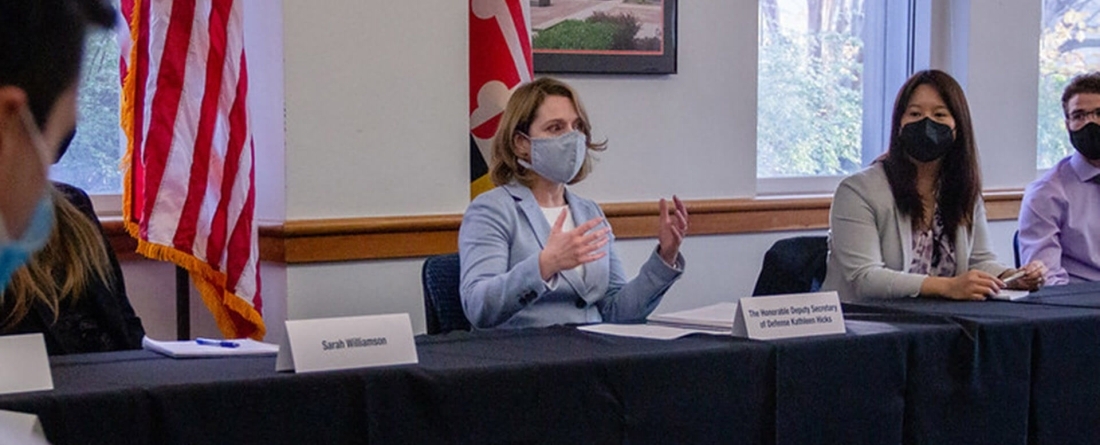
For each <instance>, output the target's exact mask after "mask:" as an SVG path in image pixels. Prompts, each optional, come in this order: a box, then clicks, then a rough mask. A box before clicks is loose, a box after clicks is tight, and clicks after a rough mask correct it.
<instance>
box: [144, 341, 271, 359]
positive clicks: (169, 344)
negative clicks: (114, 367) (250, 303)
mask: <svg viewBox="0 0 1100 445" xmlns="http://www.w3.org/2000/svg"><path fill="white" fill-rule="evenodd" d="M229 341H232V342H234V343H236V344H238V345H240V346H238V347H236V348H224V347H220V346H209V345H200V344H198V343H195V341H194V340H183V341H158V340H153V339H151V338H149V337H144V338H142V339H141V347H142V348H143V349H145V350H149V351H153V352H159V353H161V354H164V355H167V356H169V357H173V358H197V357H221V356H231V355H275V354H277V353H278V352H279V345H275V344H271V343H264V342H259V341H256V340H252V339H250V338H242V339H236V340H229Z"/></svg>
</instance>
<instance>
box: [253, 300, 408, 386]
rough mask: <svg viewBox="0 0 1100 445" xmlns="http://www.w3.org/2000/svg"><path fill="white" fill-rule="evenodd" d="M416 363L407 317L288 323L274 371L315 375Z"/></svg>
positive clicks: (375, 316) (335, 319) (291, 321)
mask: <svg viewBox="0 0 1100 445" xmlns="http://www.w3.org/2000/svg"><path fill="white" fill-rule="evenodd" d="M417 362H419V358H418V357H417V355H416V342H414V341H413V332H412V321H411V320H410V319H409V314H387V315H364V316H358V317H338V318H315V319H309V320H287V322H286V338H285V339H284V341H283V343H282V344H281V345H280V347H279V356H278V357H277V358H276V360H275V370H276V371H289V370H294V371H295V372H315V371H331V370H337V369H350V368H367V367H373V366H387V365H406V364H415V363H417Z"/></svg>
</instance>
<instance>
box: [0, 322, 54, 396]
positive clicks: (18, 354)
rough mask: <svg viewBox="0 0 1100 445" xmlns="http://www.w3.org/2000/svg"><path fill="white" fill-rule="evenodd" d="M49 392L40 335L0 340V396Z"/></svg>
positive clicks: (47, 364) (49, 376)
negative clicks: (29, 392)
mask: <svg viewBox="0 0 1100 445" xmlns="http://www.w3.org/2000/svg"><path fill="white" fill-rule="evenodd" d="M47 389H53V375H52V374H50V359H49V358H48V357H47V356H46V340H45V339H43V338H42V334H22V335H5V336H0V394H11V393H16V392H27V391H42V390H47Z"/></svg>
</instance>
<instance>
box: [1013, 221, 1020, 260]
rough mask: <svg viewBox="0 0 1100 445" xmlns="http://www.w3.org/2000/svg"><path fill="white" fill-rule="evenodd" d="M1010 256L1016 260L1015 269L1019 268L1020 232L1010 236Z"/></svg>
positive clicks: (1017, 231) (1017, 230)
mask: <svg viewBox="0 0 1100 445" xmlns="http://www.w3.org/2000/svg"><path fill="white" fill-rule="evenodd" d="M1012 256H1013V258H1015V259H1016V268H1017V269H1019V268H1020V230H1019V229H1016V233H1013V234H1012Z"/></svg>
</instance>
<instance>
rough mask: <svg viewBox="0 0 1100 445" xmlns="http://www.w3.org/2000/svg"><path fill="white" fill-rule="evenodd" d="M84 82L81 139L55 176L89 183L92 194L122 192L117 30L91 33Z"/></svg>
mask: <svg viewBox="0 0 1100 445" xmlns="http://www.w3.org/2000/svg"><path fill="white" fill-rule="evenodd" d="M120 26H122V25H120ZM80 82H81V83H80V86H79V87H78V88H79V90H78V98H77V102H78V110H79V117H78V118H77V124H76V138H75V139H73V142H72V144H71V145H70V146H69V150H68V152H66V153H65V157H64V158H62V160H61V162H59V163H57V164H56V165H54V167H53V168H52V169H51V171H50V177H51V179H53V180H55V181H61V182H66V183H69V184H72V185H75V186H77V187H80V188H83V189H84V190H85V191H87V192H88V194H90V195H118V194H120V193H122V171H121V170H120V167H119V160H120V159H121V158H122V155H123V152H124V150H125V147H124V146H123V143H122V141H123V137H122V130H121V129H120V127H119V90H120V85H119V46H118V43H117V42H116V40H115V31H113V30H112V31H104V30H96V31H93V32H91V33H89V35H88V40H87V42H86V44H85V48H84V65H83V68H82V71H81V80H80ZM116 206H117V205H116ZM99 207H101V206H99V205H98V204H97V209H98V208H99Z"/></svg>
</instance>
